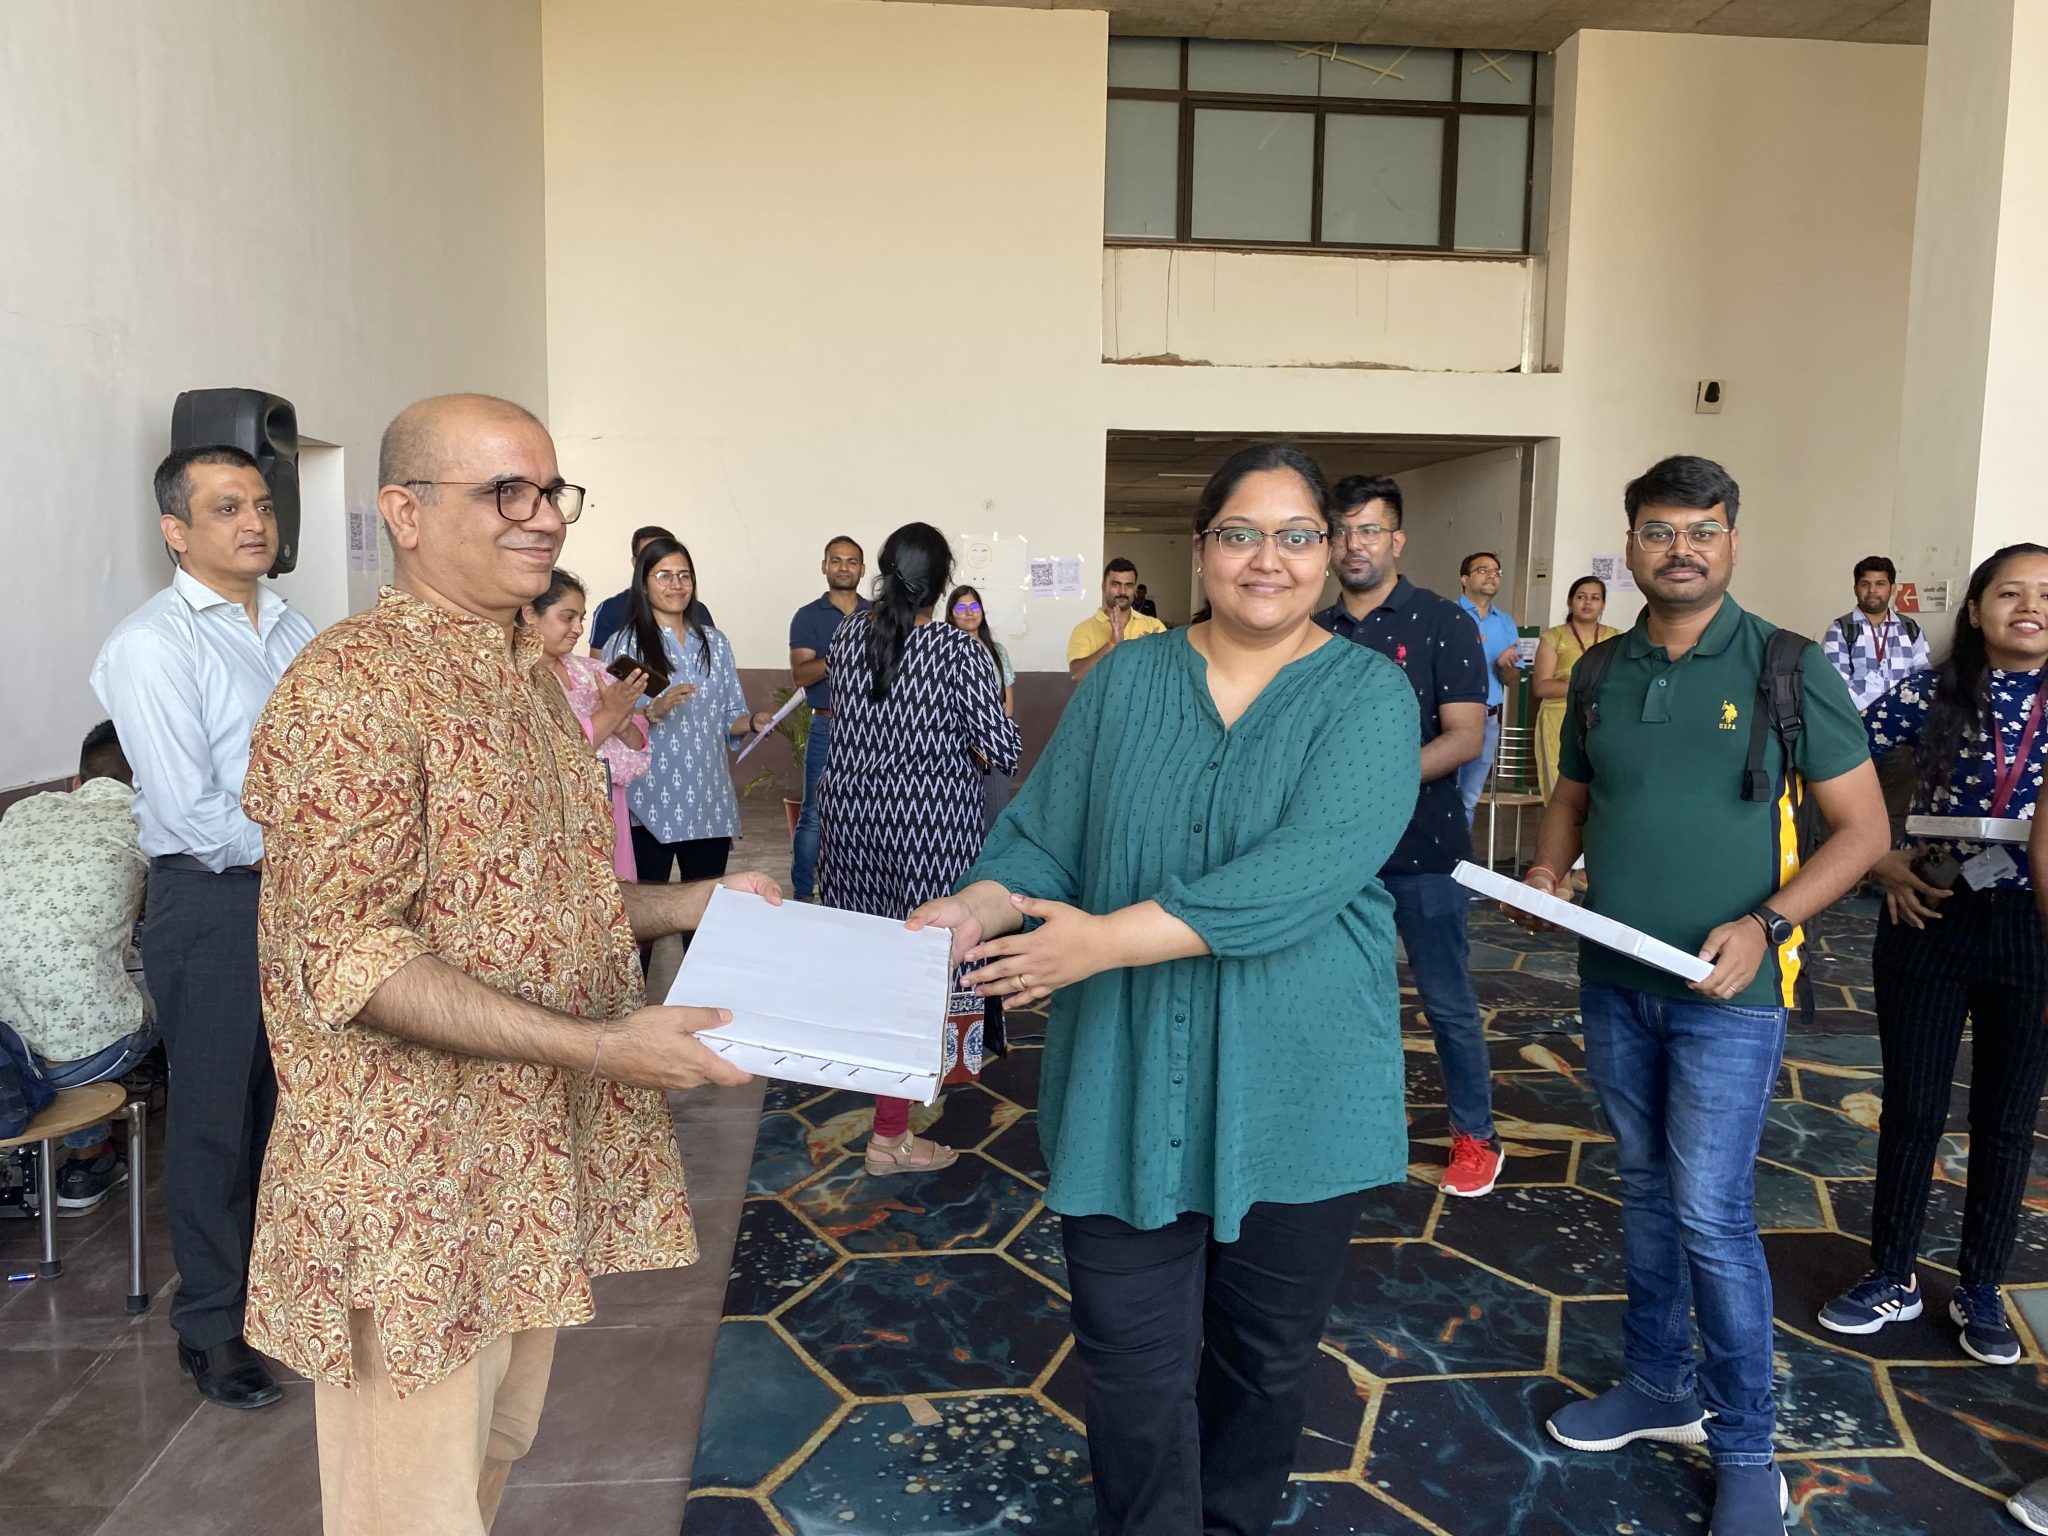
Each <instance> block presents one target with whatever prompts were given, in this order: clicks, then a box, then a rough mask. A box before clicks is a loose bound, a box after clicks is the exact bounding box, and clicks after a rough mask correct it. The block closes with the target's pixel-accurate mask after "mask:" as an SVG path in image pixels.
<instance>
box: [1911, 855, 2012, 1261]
mask: <svg viewBox="0 0 2048 1536" xmlns="http://www.w3.org/2000/svg"><path fill="white" fill-rule="evenodd" d="M1871 969H1872V971H1873V973H1874V977H1875V981H1876V987H1877V1032H1878V1038H1879V1040H1880V1041H1881V1042H1882V1043H1883V1046H1884V1117H1883V1120H1882V1121H1881V1123H1880V1124H1879V1127H1878V1139H1877V1191H1876V1201H1875V1205H1874V1207H1873V1210H1872V1213H1871V1221H1870V1248H1871V1261H1872V1262H1873V1263H1874V1264H1875V1265H1876V1266H1877V1267H1878V1268H1879V1269H1883V1270H1886V1271H1888V1272H1889V1273H1891V1274H1895V1275H1901V1276H1903V1275H1908V1274H1911V1273H1912V1270H1913V1262H1914V1260H1915V1259H1916V1258H1917V1257H1918V1255H1919V1249H1920V1229H1921V1226H1922V1224H1923V1223H1924V1222H1925V1221H1926V1218H1927V1192H1928V1187H1929V1181H1930V1180H1931V1179H1932V1178H1933V1174H1934V1159H1935V1155H1936V1153H1937V1152H1938V1151H1939V1150H1940V1146H1941V1136H1942V1131H1943V1129H1944V1127H1945V1125H1946V1122H1947V1120H1948V1107H1949V1094H1950V1085H1951V1083H1952V1082H1953V1080H1954V1078H1955V1069H1956V1050H1957V1047H1958V1046H1959V1045H1960V1044H1961V1041H1962V1036H1963V1020H1964V1018H1965V1016H1967V1017H1968V1019H1969V1021H1970V1025H1971V1053H1970V1174H1969V1178H1970V1183H1969V1192H1968V1194H1967V1195H1966V1197H1965V1198H1964V1202H1963V1241H1962V1257H1961V1261H1960V1263H1959V1265H1958V1267H1959V1268H1960V1269H1961V1271H1962V1276H1963V1283H1964V1284H1965V1285H1996V1284H1998V1283H1999V1281H2000V1278H2001V1277H2002V1276H2003V1275H2004V1273H2005V1266H2006V1263H2007V1261H2008V1260H2010V1259H2011V1258H2012V1249H2013V1243H2014V1241H2015V1240H2016V1238H2017V1236H2018V1233H2019V1216H2020V1201H2021V1200H2022V1199H2023V1198H2024V1197H2025V1195H2026V1191H2027V1169H2028V1166H2029V1164H2030V1163H2031V1162H2032V1161H2033V1155H2034V1118H2035V1115H2036V1113H2037V1112H2038V1110H2039V1108H2040V1104H2041V1089H2042V1085H2043V1083H2044V1082H2048V1025H2044V1023H2043V1018H2042V1012H2043V1009H2044V1008H2048V941H2044V939H2043V937H2042V932H2041V919H2040V916H2039V915H2038V913H2037V912H2036V911H2035V908H2034V897H2033V893H2032V892H2030V891H2006V890H1994V891H1971V890H1968V889H1958V890H1957V891H1956V892H1955V894H1954V895H1952V896H1950V897H1949V898H1948V899H1947V900H1946V901H1944V902H1943V903H1941V920H1940V921H1939V922H1932V923H1929V924H1928V925H1927V927H1926V929H1925V930H1924V931H1923V930H1920V929H1916V928H1909V927H1907V926H1906V925H1905V924H1903V923H1894V922H1892V921H1891V920H1890V919H1889V918H1888V917H1887V918H1881V919H1880V920H1879V923H1878V930H1877V944H1876V947H1875V948H1874V950H1873V951H1872V955H1871Z"/></svg>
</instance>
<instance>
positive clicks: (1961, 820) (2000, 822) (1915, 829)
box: [1906, 816, 2034, 843]
mask: <svg viewBox="0 0 2048 1536" xmlns="http://www.w3.org/2000/svg"><path fill="white" fill-rule="evenodd" d="M1906 830H1907V831H1908V832H1910V833H1911V834H1912V835H1913V836H1915V837H1939V838H1955V839H1957V840H1958V841H1961V842H1966V843H2024V842H2025V841H2026V840H2027V837H2028V835H2029V834H2030V833H2031V832H2032V831H2033V830H2034V824H2033V823H2032V822H2031V821H2021V820H2020V819H2018V818H2017V817H2013V816H1908V817H1907V818H1906Z"/></svg>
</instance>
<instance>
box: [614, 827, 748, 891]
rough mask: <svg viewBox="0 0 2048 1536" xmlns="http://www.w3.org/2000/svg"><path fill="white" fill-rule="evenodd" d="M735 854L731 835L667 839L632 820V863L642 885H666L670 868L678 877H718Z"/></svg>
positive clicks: (690, 878) (682, 879)
mask: <svg viewBox="0 0 2048 1536" xmlns="http://www.w3.org/2000/svg"><path fill="white" fill-rule="evenodd" d="M731 858H732V839H731V838H729V837H697V838H692V839H690V841H688V842H684V843H664V842H663V841H662V840H661V839H660V838H658V837H656V836H655V835H654V834H653V833H652V832H650V831H648V830H647V829H646V828H645V827H643V826H641V825H640V823H639V822H637V821H636V822H634V823H633V867H634V869H636V870H637V871H639V875H640V883H641V884H642V885H666V884H667V883H668V876H669V871H670V870H674V871H675V872H676V878H677V879H678V880H681V881H684V882H686V883H687V882H688V881H691V880H716V879H717V878H718V877H719V876H720V875H722V874H724V873H725V866H726V864H727V863H728V862H729V861H730V860H731Z"/></svg>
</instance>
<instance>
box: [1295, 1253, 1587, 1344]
mask: <svg viewBox="0 0 2048 1536" xmlns="http://www.w3.org/2000/svg"><path fill="white" fill-rule="evenodd" d="M1549 1332H1550V1298H1549V1297H1547V1296H1544V1295H1542V1294H1540V1293H1539V1292H1537V1291H1534V1290H1532V1289H1530V1288H1529V1287H1528V1286H1525V1285H1517V1284H1516V1283H1515V1282H1514V1281H1512V1280H1505V1279H1502V1278H1501V1277H1500V1276H1499V1275H1496V1274H1492V1273H1490V1272H1489V1271H1487V1270H1484V1269H1482V1268H1480V1267H1479V1266H1478V1265H1477V1264H1474V1263H1472V1262H1471V1261H1470V1260H1469V1259H1464V1258H1460V1257H1458V1256H1457V1255H1455V1254H1452V1253H1449V1252H1447V1251H1446V1250H1444V1249H1442V1248H1439V1247H1437V1246H1436V1245H1435V1244H1433V1243H1353V1244H1352V1245H1351V1251H1350V1253H1349V1254H1348V1255H1347V1256H1346V1266H1345V1277H1344V1283H1343V1285H1342V1286H1341V1287H1340V1288H1339V1290H1338V1294H1337V1304H1336V1306H1335V1307H1333V1308H1332V1309H1331V1311H1330V1321H1329V1324H1328V1325H1327V1326H1326V1327H1325V1328H1324V1330H1323V1337H1324V1338H1325V1339H1327V1340H1328V1341H1329V1342H1330V1343H1331V1344H1332V1345H1334V1346H1335V1347H1336V1348H1338V1349H1340V1350H1342V1351H1343V1352H1344V1353H1345V1354H1347V1355H1349V1356H1350V1357H1351V1358H1352V1359H1353V1360H1355V1361H1357V1362H1358V1363H1359V1364H1360V1365H1362V1366H1364V1367H1365V1368H1366V1369H1367V1370H1368V1371H1370V1372H1372V1373H1373V1374H1374V1375H1375V1376H1381V1377H1397V1376H1437V1375H1449V1374H1462V1373H1464V1372H1468V1371H1540V1370H1541V1369H1543V1356H1544V1351H1545V1348H1546V1344H1547V1340H1548V1336H1549Z"/></svg>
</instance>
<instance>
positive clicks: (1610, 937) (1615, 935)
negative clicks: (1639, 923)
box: [1451, 860, 1714, 981]
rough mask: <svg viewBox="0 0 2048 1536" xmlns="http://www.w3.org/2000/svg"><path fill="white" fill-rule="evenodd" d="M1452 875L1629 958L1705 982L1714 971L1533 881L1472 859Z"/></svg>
mask: <svg viewBox="0 0 2048 1536" xmlns="http://www.w3.org/2000/svg"><path fill="white" fill-rule="evenodd" d="M1451 878H1452V879H1453V880H1456V881H1457V882H1458V884H1460V885H1463V886H1467V887H1469V888H1470V889H1472V890H1475V891H1478V892H1480V893H1482V894H1483V895H1487V896H1491V897H1493V898H1495V899H1496V900H1498V901H1504V902H1506V903H1507V904H1508V905H1509V906H1511V907H1516V908H1519V909H1520V910H1521V911H1524V912H1527V913H1528V914H1529V915H1530V916H1531V917H1540V918H1542V919H1543V921H1545V922H1546V923H1555V924H1556V925H1557V926H1558V927H1560V928H1566V929H1569V930H1570V931H1571V932H1573V933H1576V934H1577V935H1578V936H1579V937H1580V938H1582V939H1591V940H1592V941H1593V942H1594V943H1595V944H1599V945H1602V946H1604V947H1606V948H1608V949H1611V950H1614V951H1615V952H1616V953H1618V954H1624V955H1627V956H1628V957H1629V958H1630V959H1631V960H1640V961H1642V962H1643V964H1645V965H1654V966H1655V967H1656V968H1657V969H1658V970H1660V971H1669V972H1670V973H1671V974H1672V975H1674V976H1679V977H1683V978H1684V979H1685V980H1687V981H1704V980H1705V979H1706V978H1707V977H1708V976H1711V975H1712V974H1713V972H1714V968H1713V967H1712V966H1711V965H1709V964H1707V962H1706V961H1704V960H1702V959H1701V958H1700V957H1699V956H1698V955H1688V954H1687V953H1686V952H1685V951H1684V950H1682V949H1679V948H1678V947H1676V946H1675V945H1671V944H1666V943H1665V942H1664V941H1663V940H1662V939H1653V938H1651V937H1650V935H1648V934H1647V933H1644V932H1643V931H1642V930H1641V929H1639V928H1631V927H1629V925H1628V924H1626V923H1617V922H1616V921H1615V920H1614V919H1613V918H1611V917H1602V916H1601V915H1600V914H1599V913H1597V912H1588V911H1587V910H1586V909H1585V908H1584V907H1582V906H1579V905H1578V904H1577V903H1575V902H1569V901H1565V900H1562V899H1561V898H1559V897H1556V896H1551V895H1547V894H1545V893H1544V892H1542V891H1539V890H1537V889H1536V887H1535V886H1533V885H1524V884H1523V883H1522V882H1521V881H1519V880H1510V879H1509V878H1508V877H1507V876H1506V875H1502V874H1496V873H1495V872H1494V871H1492V870H1490V869H1485V868H1482V867H1481V866H1479V865H1477V864H1473V863H1471V862H1469V861H1465V860H1461V861H1460V862H1459V864H1458V867H1457V868H1456V869H1454V870H1452V871H1451Z"/></svg>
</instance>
